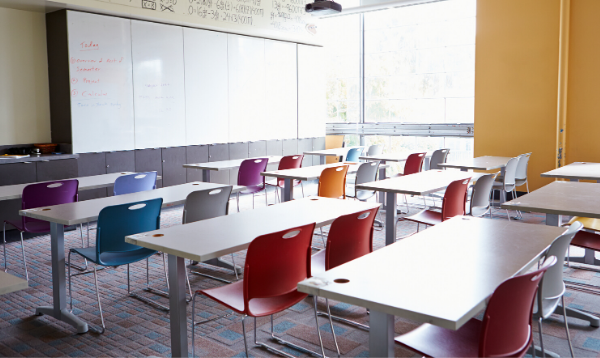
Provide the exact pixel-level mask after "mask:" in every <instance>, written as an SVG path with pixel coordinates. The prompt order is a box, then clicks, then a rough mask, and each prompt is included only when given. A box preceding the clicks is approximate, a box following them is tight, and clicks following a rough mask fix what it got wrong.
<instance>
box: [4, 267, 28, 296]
mask: <svg viewBox="0 0 600 358" xmlns="http://www.w3.org/2000/svg"><path fill="white" fill-rule="evenodd" d="M27 287H29V285H28V284H27V280H23V279H22V278H18V277H16V276H13V275H11V274H9V273H6V272H4V271H0V296H2V295H5V294H7V293H11V292H15V291H21V290H24V289H26V288H27Z"/></svg>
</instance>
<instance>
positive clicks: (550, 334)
mask: <svg viewBox="0 0 600 358" xmlns="http://www.w3.org/2000/svg"><path fill="white" fill-rule="evenodd" d="M305 190H306V191H307V194H310V193H312V194H313V195H314V192H315V191H316V187H315V186H314V185H312V186H305ZM273 198H274V196H273V195H270V198H269V200H270V201H271V202H272V200H274V199H273ZM417 202H418V201H417ZM256 204H257V206H260V205H264V201H263V200H256ZM242 206H243V209H244V210H250V209H251V199H250V198H249V197H245V198H242ZM181 214H182V207H181V206H179V207H173V208H169V209H165V210H163V214H162V226H163V227H168V226H172V225H178V224H179V223H180V222H181ZM513 215H514V213H513ZM494 217H495V219H498V220H506V214H505V212H503V211H502V212H497V213H495V216H494ZM522 221H524V222H528V223H536V224H543V223H544V216H543V215H537V214H527V213H526V214H524V219H523V220H522ZM414 230H415V226H414V225H412V224H409V223H403V224H401V225H400V226H399V230H398V235H399V236H403V235H406V234H408V233H410V232H412V231H414ZM80 244H81V242H80V238H79V233H78V231H69V232H67V233H66V235H65V247H66V248H70V247H78V246H80ZM383 244H384V233H383V231H376V235H375V248H376V249H378V248H381V247H383ZM314 245H315V246H319V247H322V242H321V238H320V237H318V236H315V238H314ZM25 251H26V254H27V260H28V265H29V275H30V288H29V289H27V290H24V291H20V292H16V293H12V294H9V295H4V296H1V297H0V302H1V304H0V355H1V356H15V357H18V356H71V357H80V356H170V352H171V350H170V336H169V316H168V313H166V312H163V311H159V310H157V309H155V308H153V307H151V306H149V305H147V304H144V303H142V302H140V301H138V300H137V299H135V298H131V297H128V295H127V270H126V267H119V268H117V269H113V268H108V269H106V270H103V271H100V272H99V275H98V278H99V283H100V290H101V292H100V294H101V300H102V306H103V310H104V315H105V320H106V326H107V330H106V333H105V334H103V335H99V334H96V333H87V334H83V335H77V334H75V333H74V332H73V329H72V328H71V327H70V326H68V325H66V324H63V323H61V322H59V321H56V320H54V319H52V318H48V317H44V316H42V317H37V316H34V315H33V313H34V311H35V307H37V306H40V305H50V304H51V302H52V290H51V284H52V282H51V263H50V239H49V236H48V235H44V236H38V237H35V238H31V239H29V240H26V242H25ZM244 257H245V253H244V252H239V253H236V255H235V260H236V263H237V264H238V265H243V261H244ZM224 259H225V260H230V258H229V257H225V258H224ZM8 261H9V272H10V273H12V274H15V275H17V276H21V277H23V276H24V271H23V268H22V261H21V247H20V243H19V242H13V243H10V244H9V245H8ZM80 261H81V260H78V261H77V262H80ZM424 264H426V262H424ZM197 267H198V269H199V270H201V271H202V272H207V273H211V274H215V275H218V276H221V277H224V278H228V279H231V278H232V276H231V275H230V274H229V273H228V271H226V270H223V269H215V268H208V267H206V265H202V264H200V265H198V266H197ZM416 269H417V268H416ZM565 273H566V276H567V279H568V280H570V281H573V282H581V283H591V284H595V285H599V286H600V273H596V272H593V271H588V270H578V269H575V268H565ZM190 280H191V284H192V287H193V288H194V289H200V288H209V287H215V286H218V285H222V283H220V282H218V281H215V280H211V279H207V278H204V277H201V276H197V275H190ZM145 281H146V269H145V264H144V263H142V262H140V263H138V264H134V265H132V267H131V285H132V289H134V290H139V289H142V288H143V287H145ZM73 283H74V284H73V298H74V300H73V304H74V310H73V312H74V313H75V314H76V315H77V316H79V317H81V318H82V319H84V320H86V321H87V322H88V323H90V324H91V325H94V326H98V325H99V324H100V318H99V315H98V313H99V311H98V306H97V303H96V296H95V289H94V281H93V275H82V276H77V277H75V278H74V279H73ZM150 285H151V286H152V287H157V288H161V289H163V290H164V289H166V284H165V277H164V272H163V263H162V257H161V256H153V257H152V258H151V259H150ZM141 294H142V295H144V296H146V297H151V298H153V299H154V300H156V302H159V303H161V304H164V305H168V300H167V299H166V298H164V297H161V296H155V295H152V294H150V293H147V292H142V293H141ZM566 300H567V304H568V305H569V306H570V307H573V308H578V309H581V310H585V311H589V312H597V313H598V314H600V297H599V296H596V295H592V294H589V293H585V292H580V291H574V290H569V291H568V292H567V294H566ZM330 305H331V306H332V311H333V313H334V314H336V315H340V316H343V317H346V318H349V319H352V320H356V321H359V322H364V323H368V315H367V313H366V311H365V309H363V308H360V307H355V306H351V305H348V304H345V303H340V302H334V301H330ZM324 307H325V306H324V300H322V299H321V300H320V301H319V308H320V309H324ZM196 309H197V311H196V312H198V316H199V317H200V319H202V318H213V317H217V316H221V315H223V314H224V313H227V310H224V308H223V307H222V306H219V305H217V304H215V303H213V302H212V301H209V300H207V299H205V298H200V299H199V300H198V302H197V306H196ZM188 317H191V306H190V305H188ZM562 319H563V318H562V317H561V316H558V315H555V316H552V317H551V318H550V319H549V320H547V321H545V322H544V326H543V331H544V343H545V346H546V349H548V350H551V351H553V352H556V353H558V354H560V355H561V356H568V355H569V350H568V345H567V341H566V335H565V332H564V328H563V321H562ZM249 323H250V325H248V328H249V332H248V340H249V343H250V345H251V346H252V343H251V342H252V339H253V337H252V334H251V330H252V329H253V327H254V325H253V324H252V321H251V320H249ZM569 323H570V328H571V335H572V338H573V344H574V346H575V351H576V352H575V353H576V356H578V357H595V356H598V355H599V354H600V329H595V328H591V327H590V326H589V324H588V323H587V322H584V321H580V320H577V319H569ZM334 326H335V328H334V329H335V331H336V333H337V335H338V342H339V345H340V349H341V351H342V354H343V355H344V356H352V357H366V356H368V355H369V352H368V333H367V332H365V331H362V330H360V329H355V328H352V327H350V326H347V325H344V324H340V323H335V324H334ZM417 326H418V324H417V323H416V322H411V321H408V320H405V319H400V318H396V325H395V330H396V333H397V334H401V333H405V332H408V331H409V330H412V329H413V328H415V327H417ZM257 327H258V336H259V340H262V341H266V340H268V332H269V330H270V322H269V319H268V318H264V319H259V320H258V322H257ZM274 329H275V332H276V333H277V334H278V335H281V336H282V337H283V338H284V339H287V340H289V341H291V342H294V343H297V344H299V345H301V346H306V347H308V348H311V349H313V350H318V339H317V334H316V326H315V320H314V313H313V310H312V300H311V299H310V298H308V299H306V300H305V301H303V302H301V303H299V304H297V305H296V306H294V307H292V308H291V309H290V310H288V311H286V312H284V313H282V314H279V315H276V316H275V320H274ZM319 329H320V330H321V333H322V335H323V338H324V342H325V346H326V348H327V351H326V353H327V355H329V356H335V353H334V352H335V350H334V346H333V339H332V335H331V330H330V327H329V324H328V322H327V320H326V319H325V318H323V317H320V318H319ZM536 332H537V325H536ZM188 334H189V336H190V339H191V333H188ZM242 337H243V336H242V325H241V317H239V316H236V315H232V316H230V317H228V318H224V319H219V320H216V321H214V322H211V323H208V324H206V325H204V326H201V328H199V329H198V330H197V338H196V355H197V356H201V357H203V356H211V357H237V356H240V357H242V356H244V343H243V340H242ZM535 339H536V342H538V344H539V340H538V336H537V334H536V336H535ZM270 343H271V344H273V345H274V346H277V347H281V346H280V345H278V344H277V343H272V342H270ZM283 350H284V351H286V352H288V353H290V354H292V355H294V356H305V354H303V353H300V352H298V351H296V350H293V349H289V348H283ZM395 353H396V356H400V357H412V356H415V354H414V353H412V352H409V351H406V350H404V349H402V348H400V347H397V348H396V352H395ZM251 355H253V356H257V357H262V356H271V355H272V354H271V353H269V352H267V351H265V350H262V349H259V348H252V349H251Z"/></svg>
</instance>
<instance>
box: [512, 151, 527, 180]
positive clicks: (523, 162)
mask: <svg viewBox="0 0 600 358" xmlns="http://www.w3.org/2000/svg"><path fill="white" fill-rule="evenodd" d="M530 157H531V153H525V154H521V155H519V164H517V172H516V173H515V178H516V179H519V180H527V167H528V166H529V158H530Z"/></svg>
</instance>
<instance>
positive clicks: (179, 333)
mask: <svg viewBox="0 0 600 358" xmlns="http://www.w3.org/2000/svg"><path fill="white" fill-rule="evenodd" d="M378 206H379V204H378V203H364V202H359V201H354V200H353V201H347V200H338V199H330V198H318V197H312V198H305V199H299V200H294V201H290V202H286V203H282V204H279V205H274V206H268V207H264V208H258V209H254V210H248V211H242V212H241V213H238V214H235V215H227V216H220V217H217V218H214V219H208V220H202V221H197V222H194V223H190V224H186V225H179V226H172V227H170V228H167V229H161V230H156V231H152V232H148V233H143V234H138V235H132V236H127V237H126V238H125V241H126V242H128V243H131V244H135V245H139V246H142V247H146V248H149V249H153V250H159V251H162V252H164V253H167V254H169V258H168V261H169V283H170V287H169V305H170V316H171V317H170V318H171V321H170V324H171V354H172V356H173V357H187V356H188V338H187V333H188V330H187V327H188V324H187V313H186V302H185V297H186V296H185V262H184V259H190V260H195V261H206V260H209V259H214V258H216V257H219V256H222V255H226V254H230V253H233V252H237V251H240V250H244V249H247V248H248V245H250V242H252V240H254V239H255V238H256V237H258V236H261V235H265V234H268V233H272V232H277V231H282V230H286V229H290V228H294V227H297V226H302V225H307V224H310V223H316V224H317V226H316V227H322V226H325V225H329V224H331V223H332V222H333V221H334V220H335V219H336V218H338V217H339V216H342V215H347V214H352V213H356V212H359V211H362V210H368V209H372V208H375V207H378ZM199 233H200V235H199ZM156 234H162V235H164V236H162V237H154V236H153V235H156Z"/></svg>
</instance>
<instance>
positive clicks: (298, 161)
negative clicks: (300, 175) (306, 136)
mask: <svg viewBox="0 0 600 358" xmlns="http://www.w3.org/2000/svg"><path fill="white" fill-rule="evenodd" d="M303 159H304V154H296V155H288V156H285V157H283V158H281V161H280V162H279V167H277V170H286V169H296V168H302V160H303ZM284 184H285V179H277V185H279V186H280V187H283V186H284Z"/></svg>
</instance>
